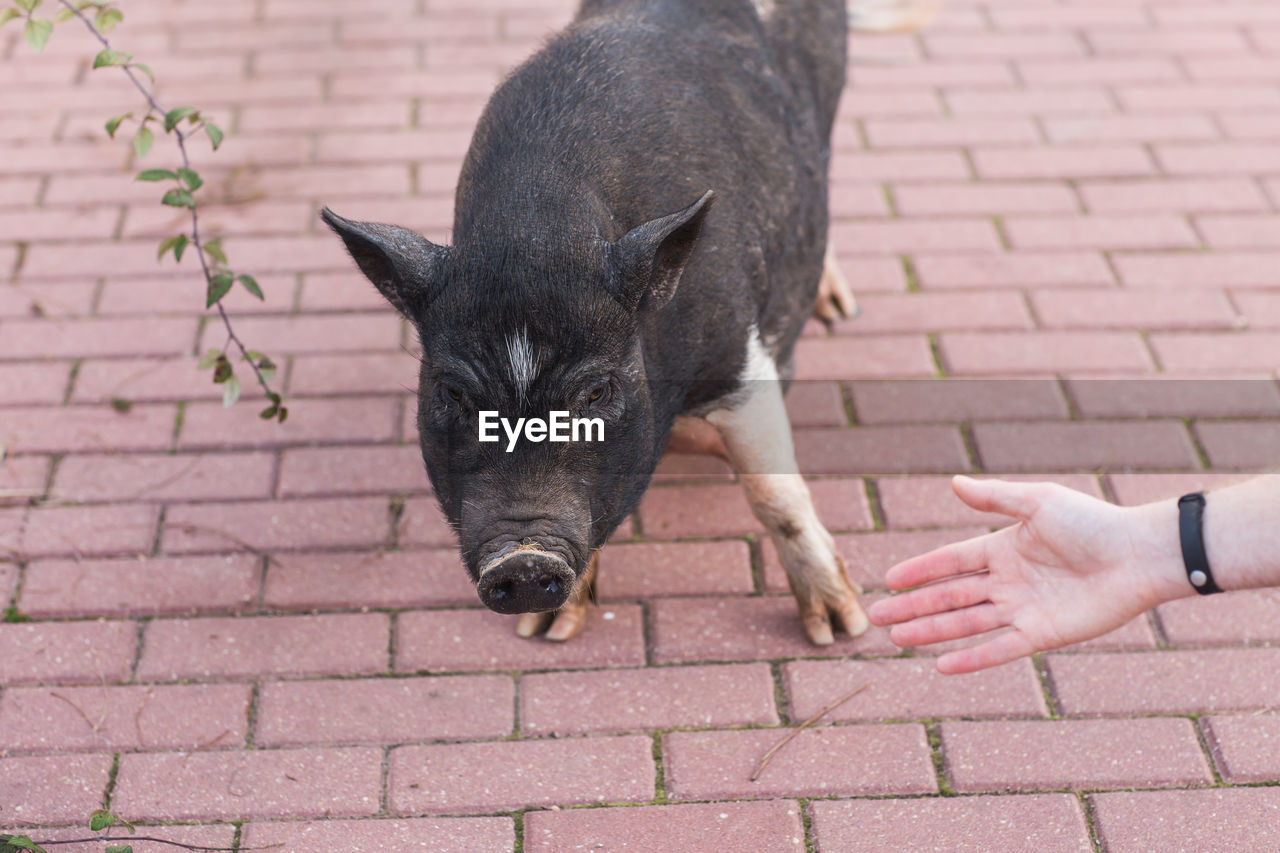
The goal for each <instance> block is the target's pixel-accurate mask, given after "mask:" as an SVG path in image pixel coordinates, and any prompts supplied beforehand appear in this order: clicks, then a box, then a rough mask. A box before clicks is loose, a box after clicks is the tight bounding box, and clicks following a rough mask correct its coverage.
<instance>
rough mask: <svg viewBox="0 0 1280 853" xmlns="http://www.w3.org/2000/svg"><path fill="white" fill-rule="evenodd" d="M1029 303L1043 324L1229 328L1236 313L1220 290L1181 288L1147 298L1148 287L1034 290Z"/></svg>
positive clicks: (1094, 327) (1095, 327)
mask: <svg viewBox="0 0 1280 853" xmlns="http://www.w3.org/2000/svg"><path fill="white" fill-rule="evenodd" d="M1031 298H1032V305H1033V306H1034V308H1035V312H1036V316H1037V317H1038V318H1039V319H1040V323H1041V325H1042V326H1043V327H1045V328H1049V329H1055V328H1056V329H1133V328H1140V329H1230V328H1234V327H1235V326H1236V320H1237V315H1236V312H1235V310H1234V309H1233V308H1232V307H1231V304H1230V303H1229V302H1227V299H1226V296H1225V294H1223V293H1219V292H1215V291H1210V290H1186V291H1179V292H1174V293H1169V294H1165V295H1162V296H1161V298H1159V299H1152V298H1151V294H1150V293H1149V292H1143V291H1117V290H1097V291H1094V290H1087V291H1086V290H1072V291H1070V292H1063V291H1040V292H1037V293H1033V294H1032V296H1031Z"/></svg>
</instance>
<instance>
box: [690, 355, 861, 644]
mask: <svg viewBox="0 0 1280 853" xmlns="http://www.w3.org/2000/svg"><path fill="white" fill-rule="evenodd" d="M753 347H754V348H756V349H757V352H756V353H753V360H754V361H756V362H757V363H758V364H762V363H763V362H761V361H760V359H767V358H768V356H767V355H766V354H764V352H763V348H761V347H760V346H759V344H758V342H753ZM771 368H772V362H771V361H770V362H769V363H768V365H767V369H766V370H762V371H759V372H757V373H756V375H760V374H761V373H769V372H772V370H771ZM746 390H747V392H748V393H749V394H750V397H749V398H748V399H747V401H746V403H744V404H743V405H742V406H740V407H738V408H736V409H732V410H730V409H722V410H720V411H716V412H712V413H710V414H708V415H707V420H708V421H709V422H710V423H711V424H712V425H713V426H714V427H716V429H718V430H719V431H720V435H721V436H722V437H723V439H724V443H725V447H726V448H727V449H728V451H729V458H730V460H731V461H732V462H733V465H734V467H735V468H737V470H738V475H739V477H740V478H741V480H742V486H743V488H744V489H745V490H746V493H747V502H748V503H750V504H751V511H752V512H753V513H754V514H755V516H756V518H758V519H760V523H761V524H763V525H764V526H765V528H766V529H768V531H769V535H770V536H771V537H772V539H773V544H774V546H775V547H776V548H777V550H778V557H779V558H780V559H781V561H782V565H783V568H785V569H786V571H787V580H788V581H789V582H790V584H791V591H792V592H793V593H794V594H795V597H796V603H797V604H798V605H799V608H800V618H801V620H802V621H803V623H804V632H805V634H806V635H807V636H808V638H809V641H810V642H811V643H813V644H814V645H817V646H826V645H830V644H831V643H832V642H834V640H835V637H834V635H833V633H832V621H831V617H832V615H834V616H835V618H836V621H837V622H838V624H839V627H842V628H843V629H844V630H845V631H846V632H848V634H849V636H851V637H856V636H858V635H859V634H861V633H862V632H864V631H866V630H867V626H868V622H867V617H866V614H864V613H863V612H862V607H861V606H860V605H859V604H858V591H859V590H857V589H856V588H855V587H854V585H853V584H852V583H851V582H850V580H849V576H848V575H847V574H846V573H845V567H844V560H843V559H842V558H841V557H840V554H839V552H837V551H836V545H835V540H833V539H832V538H831V534H830V533H828V532H827V529H826V528H825V527H823V526H822V522H821V521H819V520H818V516H817V513H815V512H814V509H813V501H812V500H811V499H810V497H809V487H808V486H807V485H805V482H804V478H803V477H801V476H800V472H799V469H798V468H797V466H796V456H795V448H794V446H793V444H792V442H791V424H790V422H789V421H788V420H787V412H786V408H785V407H784V405H783V402H782V386H781V384H780V383H779V382H778V381H777V376H776V373H773V376H772V377H771V378H755V379H750V380H749V381H747V382H746Z"/></svg>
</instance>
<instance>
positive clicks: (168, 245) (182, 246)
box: [156, 234, 187, 262]
mask: <svg viewBox="0 0 1280 853" xmlns="http://www.w3.org/2000/svg"><path fill="white" fill-rule="evenodd" d="M186 248H187V235H186V234H179V235H178V236H177V237H170V238H169V239H168V240H165V241H164V242H163V243H161V244H160V251H158V252H157V253H156V260H157V261H158V260H161V259H162V258H164V253H165V252H167V251H169V250H170V249H173V259H174V260H175V261H179V262H180V261H181V260H182V253H183V252H184V251H186Z"/></svg>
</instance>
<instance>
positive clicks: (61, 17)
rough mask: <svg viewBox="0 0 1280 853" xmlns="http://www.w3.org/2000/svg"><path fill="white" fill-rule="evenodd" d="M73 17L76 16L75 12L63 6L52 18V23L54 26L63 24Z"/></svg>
mask: <svg viewBox="0 0 1280 853" xmlns="http://www.w3.org/2000/svg"><path fill="white" fill-rule="evenodd" d="M75 16H76V13H75V12H73V11H71V10H70V9H68V8H66V7H65V6H64V7H63V8H62V10H61V11H59V12H58V14H56V15H54V16H53V22H54V23H55V24H65V23H66V22H67V21H69V20H71V19H72V18H74V17H75Z"/></svg>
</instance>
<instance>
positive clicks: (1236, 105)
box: [1115, 83, 1280, 113]
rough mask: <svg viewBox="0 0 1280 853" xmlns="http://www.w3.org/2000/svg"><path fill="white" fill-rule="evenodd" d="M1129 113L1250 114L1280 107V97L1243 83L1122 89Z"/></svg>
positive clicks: (1267, 88) (1119, 92)
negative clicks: (1217, 112)
mask: <svg viewBox="0 0 1280 853" xmlns="http://www.w3.org/2000/svg"><path fill="white" fill-rule="evenodd" d="M1115 93H1116V97H1117V98H1118V99H1119V101H1120V105H1121V106H1122V107H1123V108H1124V109H1125V110H1126V111H1127V112H1157V113H1159V112H1188V111H1198V110H1215V111H1217V110H1237V109H1239V110H1247V109H1266V108H1268V107H1271V108H1274V107H1277V106H1280V93H1277V92H1275V91H1274V90H1273V89H1272V88H1271V87H1270V86H1266V85H1261V84H1254V85H1247V84H1243V83H1235V84H1229V85H1228V84H1214V83H1190V84H1188V83H1180V84H1178V85H1176V86H1119V87H1116V89H1115Z"/></svg>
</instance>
